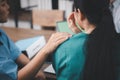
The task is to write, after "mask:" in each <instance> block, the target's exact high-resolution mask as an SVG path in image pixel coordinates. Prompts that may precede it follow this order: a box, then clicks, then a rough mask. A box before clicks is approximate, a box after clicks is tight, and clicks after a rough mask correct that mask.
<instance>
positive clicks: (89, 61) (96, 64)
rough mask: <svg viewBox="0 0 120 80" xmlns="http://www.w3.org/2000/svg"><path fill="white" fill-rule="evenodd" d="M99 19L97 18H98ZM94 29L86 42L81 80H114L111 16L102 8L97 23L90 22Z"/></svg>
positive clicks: (113, 32)
mask: <svg viewBox="0 0 120 80" xmlns="http://www.w3.org/2000/svg"><path fill="white" fill-rule="evenodd" d="M98 17H99V16H98ZM87 18H88V20H89V21H91V23H92V22H93V23H92V24H95V23H96V24H95V25H96V29H95V30H94V31H93V32H92V33H91V34H90V35H89V37H88V40H87V41H86V51H87V55H86V56H87V57H86V62H85V66H84V70H83V80H115V75H114V73H115V72H114V71H115V70H114V63H113V57H112V45H113V44H114V39H115V38H114V36H115V35H116V32H115V29H114V24H113V19H112V15H111V13H110V11H109V9H108V8H104V10H103V14H102V18H101V19H99V22H98V21H97V22H98V23H97V22H95V21H92V20H90V19H92V18H90V17H87Z"/></svg>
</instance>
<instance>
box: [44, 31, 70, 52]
mask: <svg viewBox="0 0 120 80" xmlns="http://www.w3.org/2000/svg"><path fill="white" fill-rule="evenodd" d="M71 36H72V35H71V34H68V33H65V32H57V33H54V34H52V36H51V37H50V38H49V40H48V42H47V44H46V45H45V46H44V47H43V49H42V50H43V51H44V52H45V53H47V54H50V53H52V52H53V51H54V50H55V49H56V48H57V47H58V45H60V44H61V43H62V42H64V41H65V40H67V39H68V38H69V37H71Z"/></svg>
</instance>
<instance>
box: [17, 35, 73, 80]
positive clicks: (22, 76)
mask: <svg viewBox="0 0 120 80" xmlns="http://www.w3.org/2000/svg"><path fill="white" fill-rule="evenodd" d="M69 37H71V35H70V34H68V33H54V34H53V35H52V36H51V37H50V39H49V41H48V43H47V44H46V45H45V46H44V47H43V49H42V50H40V51H39V52H38V54H37V55H36V56H35V57H34V58H33V59H32V60H31V61H30V62H29V63H28V64H27V65H26V66H25V67H23V68H22V69H21V70H19V71H18V80H30V79H32V78H34V76H35V75H36V74H37V72H38V71H39V69H40V68H41V66H42V64H43V63H44V61H45V59H46V58H47V56H48V55H49V54H51V53H53V51H54V50H55V49H56V48H57V46H58V45H59V44H61V43H62V42H64V41H65V40H66V39H68V38H69Z"/></svg>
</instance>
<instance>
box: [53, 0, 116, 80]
mask: <svg viewBox="0 0 120 80" xmlns="http://www.w3.org/2000/svg"><path fill="white" fill-rule="evenodd" d="M74 6H75V11H74V12H72V13H71V15H70V16H69V18H68V23H69V25H73V26H76V27H78V28H76V27H73V28H76V29H73V30H75V32H77V34H75V35H73V37H71V38H70V39H69V40H67V41H65V42H64V43H63V44H61V45H60V46H59V47H58V49H57V50H56V51H55V54H54V55H53V66H54V68H55V71H56V75H57V80H116V79H115V76H116V75H115V64H114V59H113V54H112V50H113V49H112V47H113V44H114V40H115V36H116V32H115V29H114V24H113V19H112V15H111V13H110V10H109V0H74ZM78 29H79V30H78ZM80 31H81V32H80ZM78 32H79V33H78ZM61 53H62V54H61Z"/></svg>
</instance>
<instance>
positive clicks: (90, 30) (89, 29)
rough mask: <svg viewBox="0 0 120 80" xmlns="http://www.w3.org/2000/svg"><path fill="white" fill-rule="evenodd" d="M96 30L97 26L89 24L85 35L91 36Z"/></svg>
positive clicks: (85, 29)
mask: <svg viewBox="0 0 120 80" xmlns="http://www.w3.org/2000/svg"><path fill="white" fill-rule="evenodd" d="M94 29H95V25H92V24H88V25H86V27H85V28H84V31H85V33H87V34H90V33H91V32H92V31H93V30H94Z"/></svg>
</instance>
